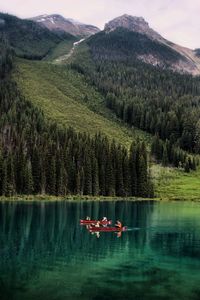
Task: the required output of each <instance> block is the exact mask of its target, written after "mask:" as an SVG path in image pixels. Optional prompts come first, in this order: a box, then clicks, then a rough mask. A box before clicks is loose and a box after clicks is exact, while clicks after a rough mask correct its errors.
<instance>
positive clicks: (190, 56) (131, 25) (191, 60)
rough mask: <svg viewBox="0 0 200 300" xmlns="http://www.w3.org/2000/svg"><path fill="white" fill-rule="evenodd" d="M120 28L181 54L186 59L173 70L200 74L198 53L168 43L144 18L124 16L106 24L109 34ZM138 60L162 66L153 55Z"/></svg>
mask: <svg viewBox="0 0 200 300" xmlns="http://www.w3.org/2000/svg"><path fill="white" fill-rule="evenodd" d="M120 27H121V28H125V29H127V30H129V31H132V32H136V33H139V34H144V35H146V36H147V37H148V38H150V39H151V40H153V41H157V42H159V43H161V44H162V45H165V46H167V47H169V48H171V49H173V50H174V51H176V52H177V53H179V54H180V55H181V56H182V57H183V58H184V59H179V61H177V63H176V64H173V65H172V67H171V69H172V70H174V71H178V72H180V73H190V74H192V75H199V74H200V56H199V55H198V51H197V50H192V49H189V48H186V47H183V46H180V45H177V44H175V43H173V42H171V41H168V40H167V39H165V38H164V37H162V36H161V35H160V34H159V33H157V32H156V31H155V30H154V29H152V28H151V27H150V26H149V24H148V23H147V22H146V21H145V19H144V18H143V17H136V16H131V15H128V14H124V15H122V16H119V17H117V18H114V19H113V20H111V21H109V22H108V23H106V24H105V27H104V31H105V32H106V33H108V34H109V33H112V32H113V31H115V30H116V29H118V28H120ZM138 59H140V60H142V61H143V62H145V63H148V64H152V65H157V66H162V61H160V60H159V59H158V57H154V56H152V55H151V53H150V54H149V55H147V54H146V55H143V56H138Z"/></svg>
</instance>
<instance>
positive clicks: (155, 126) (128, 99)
mask: <svg viewBox="0 0 200 300" xmlns="http://www.w3.org/2000/svg"><path fill="white" fill-rule="evenodd" d="M122 32H123V34H122ZM144 41H145V43H147V41H148V39H147V38H144V40H143V36H141V35H140V34H135V33H126V32H124V30H121V29H120V30H116V31H115V32H111V33H109V34H108V33H104V32H101V33H99V34H97V35H95V36H94V37H91V38H90V39H89V40H88V41H87V44H88V46H89V51H90V54H91V57H92V60H89V59H88V61H87V63H86V61H85V60H83V59H79V57H78V56H77V59H76V60H74V61H73V62H72V66H73V67H74V68H75V69H76V70H78V71H79V72H81V73H84V74H85V75H86V76H87V78H88V80H89V81H90V82H91V81H92V82H93V84H94V85H95V86H96V87H97V88H98V90H99V91H100V92H101V93H102V94H103V95H104V97H106V101H107V106H108V107H109V108H110V109H111V110H113V111H114V112H115V113H116V115H117V116H118V117H119V118H121V119H122V120H123V121H124V122H126V123H128V124H130V125H131V126H136V127H137V128H140V129H142V130H145V131H147V132H149V133H151V134H153V135H156V136H157V137H158V138H160V139H162V140H163V141H164V144H163V146H162V147H161V150H160V149H157V150H156V151H153V153H154V154H157V152H159V151H160V152H161V153H160V155H157V158H158V159H159V160H161V161H162V159H163V160H165V161H168V162H170V163H173V164H174V165H175V166H178V165H179V163H181V164H182V165H183V166H185V165H186V164H187V165H188V159H189V157H188V156H187V154H186V153H185V152H184V151H188V152H190V153H199V151H200V124H199V118H200V96H199V95H200V79H199V77H195V78H194V77H192V76H190V75H181V74H178V73H175V72H172V71H168V70H162V71H161V69H159V68H156V67H153V66H150V65H148V64H145V63H143V62H141V61H139V60H138V59H136V56H135V54H134V53H138V51H143V52H145V51H146V50H145V49H146V48H145V47H144ZM151 45H152V46H151ZM153 46H154V47H155V46H156V44H155V43H153V42H150V41H148V47H150V48H152V51H156V52H157V53H158V54H159V53H160V55H161V56H165V57H166V58H167V57H168V58H169V57H170V59H173V57H174V59H176V54H175V53H174V52H168V50H167V51H166V49H165V48H164V47H163V48H162V47H160V46H159V47H157V46H156V48H155V49H154V48H153ZM158 147H159V146H158ZM181 149H182V150H184V151H182V150H181ZM163 156H165V157H164V158H163Z"/></svg>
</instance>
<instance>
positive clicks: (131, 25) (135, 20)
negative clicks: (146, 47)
mask: <svg viewBox="0 0 200 300" xmlns="http://www.w3.org/2000/svg"><path fill="white" fill-rule="evenodd" d="M119 27H123V28H126V29H128V30H130V31H134V32H138V33H141V34H145V35H147V36H148V37H149V38H151V39H153V40H158V41H162V40H164V38H163V37H162V36H161V35H160V34H158V33H157V32H156V31H154V30H153V29H151V28H150V27H149V24H148V23H147V22H146V21H145V19H144V18H142V17H133V16H130V15H127V14H125V15H123V16H120V17H118V18H115V19H114V20H112V21H110V22H108V23H107V24H106V25H105V28H104V30H105V31H106V32H111V31H114V30H115V29H117V28H119Z"/></svg>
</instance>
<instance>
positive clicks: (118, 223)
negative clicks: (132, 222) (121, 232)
mask: <svg viewBox="0 0 200 300" xmlns="http://www.w3.org/2000/svg"><path fill="white" fill-rule="evenodd" d="M115 227H116V228H119V229H122V227H123V226H122V223H121V222H120V221H119V220H118V221H117V222H116V224H115Z"/></svg>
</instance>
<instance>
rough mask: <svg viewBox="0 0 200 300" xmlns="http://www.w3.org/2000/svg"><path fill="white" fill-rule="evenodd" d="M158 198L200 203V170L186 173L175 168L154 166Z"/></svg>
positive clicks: (153, 172) (153, 171) (153, 173)
mask: <svg viewBox="0 0 200 300" xmlns="http://www.w3.org/2000/svg"><path fill="white" fill-rule="evenodd" d="M152 175H153V178H154V182H155V193H156V196H157V197H160V198H161V199H165V200H196V201H200V184H199V183H200V169H198V170H197V171H195V172H190V173H185V172H183V171H181V170H177V169H174V168H164V167H161V166H160V165H154V166H152Z"/></svg>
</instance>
